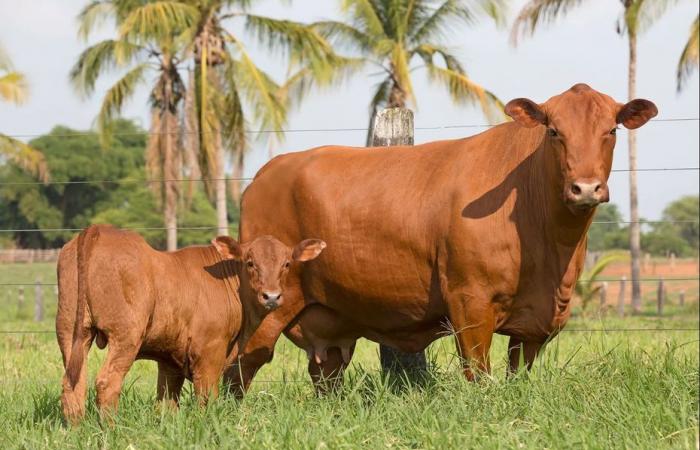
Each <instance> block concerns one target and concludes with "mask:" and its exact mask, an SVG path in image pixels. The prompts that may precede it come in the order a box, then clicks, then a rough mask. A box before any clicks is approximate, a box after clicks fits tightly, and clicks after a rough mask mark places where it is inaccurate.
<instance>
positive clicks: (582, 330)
mask: <svg viewBox="0 0 700 450" xmlns="http://www.w3.org/2000/svg"><path fill="white" fill-rule="evenodd" d="M647 331H657V332H658V331H674V332H675V331H678V332H682V331H698V332H700V328H571V329H566V328H564V329H562V330H559V332H560V333H564V332H567V333H624V332H647ZM0 334H56V331H54V330H0Z"/></svg>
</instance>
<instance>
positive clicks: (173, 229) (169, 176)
mask: <svg viewBox="0 0 700 450" xmlns="http://www.w3.org/2000/svg"><path fill="white" fill-rule="evenodd" d="M164 122H165V134H164V136H163V138H164V141H163V145H164V147H165V148H164V149H163V150H164V152H163V156H164V158H163V172H162V173H163V178H165V179H166V180H170V181H165V182H164V188H165V196H164V197H165V199H164V200H165V201H164V202H163V222H164V223H165V228H166V234H165V236H166V239H165V241H166V249H167V250H168V251H169V252H171V251H174V250H177V184H176V183H177V181H173V179H174V178H176V177H175V175H176V171H175V170H173V169H174V168H173V165H175V164H176V155H175V145H174V143H175V136H174V135H173V133H174V132H175V129H174V128H173V124H174V122H175V118H174V117H172V115H171V113H170V112H166V113H165V118H164Z"/></svg>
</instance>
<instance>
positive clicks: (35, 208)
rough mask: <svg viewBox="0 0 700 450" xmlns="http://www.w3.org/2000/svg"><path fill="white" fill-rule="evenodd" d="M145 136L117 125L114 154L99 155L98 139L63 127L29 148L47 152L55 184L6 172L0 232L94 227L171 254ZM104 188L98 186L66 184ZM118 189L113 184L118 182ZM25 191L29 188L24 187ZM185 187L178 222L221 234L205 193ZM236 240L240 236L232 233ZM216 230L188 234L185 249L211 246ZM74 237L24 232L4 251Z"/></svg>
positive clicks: (3, 242) (232, 212)
mask: <svg viewBox="0 0 700 450" xmlns="http://www.w3.org/2000/svg"><path fill="white" fill-rule="evenodd" d="M146 144H147V135H146V134H145V130H143V129H142V128H140V127H138V126H137V125H135V124H134V123H133V122H131V121H127V120H122V119H120V120H118V121H116V122H115V124H114V137H113V141H112V143H111V145H110V148H109V149H108V150H101V149H100V142H99V136H98V134H97V133H95V132H90V131H86V132H81V131H78V130H73V129H70V128H66V127H62V126H57V127H55V128H54V129H53V130H52V131H51V132H50V133H48V134H46V135H43V136H41V137H39V138H37V139H34V140H32V141H31V142H30V145H31V146H32V147H33V148H36V149H38V150H40V151H41V152H42V153H43V155H44V157H45V160H46V165H47V167H48V169H49V170H50V172H51V177H52V183H49V184H39V185H37V184H29V183H34V182H36V179H35V178H34V177H32V175H31V174H29V173H27V171H26V170H23V168H22V167H21V166H19V165H18V164H16V163H15V162H12V161H8V162H6V163H5V164H4V165H0V180H2V181H3V184H0V204H2V205H3V207H2V208H0V229H3V230H6V229H13V230H26V229H29V230H33V229H42V230H43V229H62V228H78V229H80V228H83V227H86V226H87V225H90V224H92V223H110V224H113V225H115V226H119V227H124V228H142V229H140V230H138V232H139V233H140V234H141V235H143V236H144V237H145V238H146V240H148V242H149V243H150V244H151V245H153V246H154V247H156V248H161V249H162V248H165V239H166V233H165V231H164V230H162V229H159V230H144V229H143V228H162V227H163V215H162V214H161V213H160V210H161V205H160V202H161V201H162V200H161V199H162V197H161V196H159V195H157V192H156V191H154V190H153V189H151V188H150V183H147V182H145V181H144V180H146V179H147V175H146V173H147V171H146V161H145V157H144V154H145V152H144V149H145V147H146ZM88 180H90V181H92V180H102V181H100V182H97V183H93V182H90V183H86V184H80V183H77V184H66V183H64V182H84V181H88ZM115 180H116V181H119V182H116V183H115V182H113V181H115ZM23 183H24V184H23ZM188 183H189V181H187V182H182V183H181V184H182V191H183V192H184V193H187V192H189V193H190V195H183V197H182V199H181V200H180V201H179V203H178V205H177V208H178V212H177V213H178V216H179V217H180V218H181V222H182V223H181V226H184V227H215V226H216V212H215V210H214V207H213V206H212V204H211V203H210V202H209V200H208V199H207V197H206V194H205V193H204V190H203V189H201V188H200V189H194V186H193V189H189V188H188ZM228 211H229V220H230V221H231V222H232V223H234V224H235V223H237V222H238V207H237V206H236V205H229V209H228ZM232 231H233V233H234V234H235V232H236V230H235V228H234V229H232ZM213 232H214V230H213V229H202V230H182V231H181V232H180V233H179V234H178V245H181V246H182V245H188V244H194V243H200V244H201V243H206V242H208V240H209V239H210V238H211V236H212V234H213ZM75 234H76V232H74V231H17V232H13V233H2V234H0V248H2V247H5V248H7V247H21V248H55V247H60V246H62V245H63V244H64V243H66V242H67V241H68V240H70V239H71V237H72V236H74V235H75Z"/></svg>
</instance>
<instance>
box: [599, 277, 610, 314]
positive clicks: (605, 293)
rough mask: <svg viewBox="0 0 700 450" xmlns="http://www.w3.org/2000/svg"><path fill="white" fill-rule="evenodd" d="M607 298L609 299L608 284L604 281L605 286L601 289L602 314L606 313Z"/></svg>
mask: <svg viewBox="0 0 700 450" xmlns="http://www.w3.org/2000/svg"><path fill="white" fill-rule="evenodd" d="M607 297H608V282H607V281H603V284H602V286H601V287H600V314H604V313H605V304H606V303H607Z"/></svg>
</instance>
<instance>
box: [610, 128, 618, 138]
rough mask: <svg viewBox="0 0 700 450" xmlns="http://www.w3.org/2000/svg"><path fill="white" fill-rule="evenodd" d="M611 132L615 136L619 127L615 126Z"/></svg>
mask: <svg viewBox="0 0 700 450" xmlns="http://www.w3.org/2000/svg"><path fill="white" fill-rule="evenodd" d="M610 134H612V135H613V136H615V135H616V134H617V127H615V128H613V129H612V130H610Z"/></svg>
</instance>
